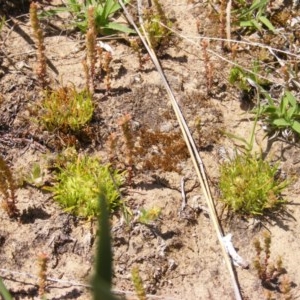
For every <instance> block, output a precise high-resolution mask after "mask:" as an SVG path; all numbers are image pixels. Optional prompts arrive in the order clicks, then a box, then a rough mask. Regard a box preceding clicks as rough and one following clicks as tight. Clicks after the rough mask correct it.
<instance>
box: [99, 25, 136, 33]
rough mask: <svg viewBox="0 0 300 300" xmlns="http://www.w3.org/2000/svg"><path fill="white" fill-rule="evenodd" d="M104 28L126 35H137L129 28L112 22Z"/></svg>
mask: <svg viewBox="0 0 300 300" xmlns="http://www.w3.org/2000/svg"><path fill="white" fill-rule="evenodd" d="M104 28H106V29H111V30H115V31H121V32H125V33H135V31H134V30H133V29H130V28H128V27H127V26H126V25H122V24H120V23H114V22H110V23H108V24H107V25H106V26H105V27H104Z"/></svg>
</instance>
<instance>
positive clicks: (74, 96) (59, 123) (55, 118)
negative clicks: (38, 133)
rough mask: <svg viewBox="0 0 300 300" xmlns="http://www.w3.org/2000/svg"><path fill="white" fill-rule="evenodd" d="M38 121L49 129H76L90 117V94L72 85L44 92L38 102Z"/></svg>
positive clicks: (81, 126)
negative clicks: (39, 110) (40, 100)
mask: <svg viewBox="0 0 300 300" xmlns="http://www.w3.org/2000/svg"><path fill="white" fill-rule="evenodd" d="M40 109H41V112H40V117H39V119H40V123H41V124H42V125H43V126H44V127H45V128H46V129H47V130H49V131H54V130H62V131H64V132H68V131H70V130H71V131H74V132H76V131H78V130H80V129H82V128H83V126H84V125H86V124H87V123H88V122H89V121H90V120H91V118H92V116H93V112H94V104H93V101H92V98H91V95H90V94H89V93H88V92H86V91H82V92H78V91H76V89H75V88H74V87H62V88H59V89H57V90H54V91H49V92H46V94H45V97H44V99H43V100H42V102H41V104H40Z"/></svg>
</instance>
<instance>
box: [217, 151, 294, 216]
mask: <svg viewBox="0 0 300 300" xmlns="http://www.w3.org/2000/svg"><path fill="white" fill-rule="evenodd" d="M277 171H278V168H277V166H271V165H270V164H269V162H267V161H264V160H263V159H261V158H256V157H253V156H252V155H250V154H244V155H237V156H236V157H235V158H234V159H232V160H231V161H230V162H226V163H224V164H223V165H221V170H220V172H221V177H220V189H221V193H222V198H221V201H222V202H224V203H225V205H226V206H227V207H228V208H229V209H230V210H233V211H234V212H237V213H240V214H244V215H252V216H259V215H263V214H264V213H266V212H267V211H271V210H274V209H278V208H279V207H280V206H281V205H282V204H284V203H286V201H285V200H284V199H282V198H281V192H282V191H283V190H284V188H285V187H286V186H287V185H288V181H287V180H283V181H279V180H277V179H276V172H277Z"/></svg>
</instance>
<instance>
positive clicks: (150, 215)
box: [138, 207, 161, 224]
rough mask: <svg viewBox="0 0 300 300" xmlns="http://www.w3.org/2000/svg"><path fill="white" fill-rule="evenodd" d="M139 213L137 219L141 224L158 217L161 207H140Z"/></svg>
mask: <svg viewBox="0 0 300 300" xmlns="http://www.w3.org/2000/svg"><path fill="white" fill-rule="evenodd" d="M140 213H141V214H140V216H139V219H138V221H139V222H141V223H143V224H150V223H152V222H154V221H156V220H157V219H158V218H159V216H160V214H161V209H160V208H158V207H152V208H150V209H145V208H142V209H141V210H140Z"/></svg>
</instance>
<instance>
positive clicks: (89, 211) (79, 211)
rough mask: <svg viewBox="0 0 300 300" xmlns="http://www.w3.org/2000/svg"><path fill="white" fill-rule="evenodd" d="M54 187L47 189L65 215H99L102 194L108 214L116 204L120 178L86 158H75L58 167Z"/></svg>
mask: <svg viewBox="0 0 300 300" xmlns="http://www.w3.org/2000/svg"><path fill="white" fill-rule="evenodd" d="M56 181H57V183H56V184H55V185H54V186H53V187H52V188H50V190H51V191H52V192H53V193H54V197H53V198H54V200H56V201H57V202H58V203H59V204H60V205H61V206H62V207H63V208H64V210H65V211H67V212H71V213H74V214H75V215H78V216H82V217H87V218H91V217H95V216H97V215H98V214H99V205H98V202H99V201H98V196H99V193H100V192H102V193H104V194H105V198H106V199H107V202H108V203H107V205H108V207H109V208H110V210H111V211H113V210H116V209H117V208H118V207H119V206H120V204H121V200H120V193H119V191H118V188H119V187H120V186H121V185H122V184H123V182H124V174H123V173H120V172H118V171H117V170H113V169H112V168H111V166H110V165H103V164H101V162H100V161H99V159H97V158H94V157H90V156H87V155H82V156H75V157H74V158H73V159H70V160H69V161H68V162H66V163H65V165H64V166H63V167H59V172H58V173H57V174H56Z"/></svg>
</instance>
